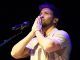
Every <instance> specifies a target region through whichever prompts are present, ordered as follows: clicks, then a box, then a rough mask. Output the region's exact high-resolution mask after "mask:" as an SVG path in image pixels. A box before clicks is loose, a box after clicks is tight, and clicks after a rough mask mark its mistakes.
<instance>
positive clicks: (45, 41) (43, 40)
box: [36, 31, 52, 50]
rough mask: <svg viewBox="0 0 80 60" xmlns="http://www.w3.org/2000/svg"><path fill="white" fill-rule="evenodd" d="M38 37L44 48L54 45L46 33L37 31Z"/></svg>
mask: <svg viewBox="0 0 80 60" xmlns="http://www.w3.org/2000/svg"><path fill="white" fill-rule="evenodd" d="M36 37H37V38H38V42H39V44H40V45H41V47H42V48H43V49H45V50H46V49H47V48H49V47H50V46H51V45H52V42H50V40H49V39H47V38H46V37H44V35H43V34H42V33H41V32H40V31H36Z"/></svg>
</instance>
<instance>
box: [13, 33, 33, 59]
mask: <svg viewBox="0 0 80 60" xmlns="http://www.w3.org/2000/svg"><path fill="white" fill-rule="evenodd" d="M33 37H34V32H33V31H31V32H30V33H29V34H28V35H27V36H26V37H25V38H24V39H22V40H21V41H19V42H18V43H17V44H15V45H14V46H13V48H12V51H11V55H12V56H13V57H14V58H16V59H19V58H24V57H25V56H28V55H29V49H28V48H26V45H27V44H28V43H29V42H30V40H31V39H32V38H33Z"/></svg>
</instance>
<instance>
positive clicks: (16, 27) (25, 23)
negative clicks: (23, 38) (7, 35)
mask: <svg viewBox="0 0 80 60" xmlns="http://www.w3.org/2000/svg"><path fill="white" fill-rule="evenodd" d="M29 25H30V22H29V21H24V22H23V23H22V24H17V25H15V26H14V27H12V30H23V29H24V28H27V27H29Z"/></svg>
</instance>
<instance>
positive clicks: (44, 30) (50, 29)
mask: <svg viewBox="0 0 80 60" xmlns="http://www.w3.org/2000/svg"><path fill="white" fill-rule="evenodd" d="M54 28H55V26H54V25H48V26H47V27H44V28H43V32H44V34H45V35H46V36H48V35H49V33H50V32H51V31H52V30H53V29H54Z"/></svg>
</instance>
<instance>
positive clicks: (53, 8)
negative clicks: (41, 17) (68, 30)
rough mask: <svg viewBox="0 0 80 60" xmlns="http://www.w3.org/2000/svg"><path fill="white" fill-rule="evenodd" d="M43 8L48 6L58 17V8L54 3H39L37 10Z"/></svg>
mask: <svg viewBox="0 0 80 60" xmlns="http://www.w3.org/2000/svg"><path fill="white" fill-rule="evenodd" d="M43 8H49V9H50V10H51V11H52V12H53V14H54V16H55V17H57V18H58V10H57V8H56V7H55V5H53V4H52V3H48V2H45V3H43V4H41V5H39V10H40V11H41V10H42V9H43Z"/></svg>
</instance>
